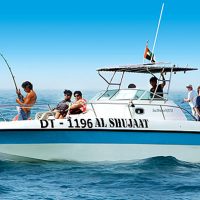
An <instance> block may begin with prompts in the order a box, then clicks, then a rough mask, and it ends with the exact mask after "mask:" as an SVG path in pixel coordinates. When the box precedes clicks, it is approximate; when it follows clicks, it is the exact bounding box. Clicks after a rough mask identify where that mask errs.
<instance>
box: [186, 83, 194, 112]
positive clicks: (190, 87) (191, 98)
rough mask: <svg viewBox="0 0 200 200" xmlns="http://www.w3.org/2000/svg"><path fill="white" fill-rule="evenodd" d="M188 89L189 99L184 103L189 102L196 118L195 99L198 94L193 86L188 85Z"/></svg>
mask: <svg viewBox="0 0 200 200" xmlns="http://www.w3.org/2000/svg"><path fill="white" fill-rule="evenodd" d="M186 88H187V89H188V98H185V99H184V102H188V103H189V105H190V107H191V110H192V115H193V116H195V109H194V107H195V99H196V97H197V94H196V92H195V91H194V90H193V87H192V85H187V86H186Z"/></svg>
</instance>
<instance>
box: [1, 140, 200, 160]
mask: <svg viewBox="0 0 200 200" xmlns="http://www.w3.org/2000/svg"><path fill="white" fill-rule="evenodd" d="M0 152H1V154H0V159H1V160H5V159H8V160H22V161H24V160H30V159H39V160H49V161H53V160H56V161H57V160H67V161H77V162H99V161H111V162H120V161H132V160H139V159H146V158H150V157H155V156H173V157H175V158H177V159H179V160H183V161H187V162H200V146H193V145H150V144H12V145H0Z"/></svg>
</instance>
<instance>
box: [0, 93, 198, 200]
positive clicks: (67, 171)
mask: <svg viewBox="0 0 200 200" xmlns="http://www.w3.org/2000/svg"><path fill="white" fill-rule="evenodd" d="M62 92H63V91H60V90H56V91H55V90H52V91H51V90H43V91H42V90H41V91H37V94H38V104H40V105H41V106H40V107H38V108H34V109H33V112H32V118H34V115H35V113H36V112H38V111H43V110H46V109H48V107H47V106H46V104H49V106H51V107H54V106H55V105H56V104H57V103H58V102H59V101H60V100H62V98H63V96H62ZM83 93H84V96H85V98H86V99H90V98H91V97H92V96H93V95H94V94H95V92H93V91H84V92H83ZM184 96H186V93H182V92H173V93H172V94H171V98H172V99H173V100H174V101H175V102H176V103H177V104H178V105H180V106H182V107H184V108H185V109H188V110H190V108H189V106H188V104H184V103H182V100H183V98H184ZM15 98H16V95H15V93H14V91H12V90H9V91H8V90H2V91H0V105H2V104H10V105H13V106H12V107H11V108H1V109H0V111H1V115H3V117H4V118H5V119H12V117H13V116H14V115H16V114H17V111H16V110H15ZM44 105H45V106H44ZM188 118H189V115H188ZM2 199H12V200H15V199H17V200H18V199H19V200H20V199H47V200H51V199H52V200H54V199H56V200H57V199H59V200H62V199H88V200H103V199H110V200H113V199H131V200H132V199H135V200H143V199H145V200H152V199H153V200H154V199H155V200H157V199H158V200H159V199H162V200H171V199H177V200H178V199H184V200H191V199H192V200H199V199H200V163H199V164H194V163H187V162H183V161H179V160H177V159H175V158H173V157H154V158H148V159H145V160H139V161H130V162H126V163H113V162H111V163H109V162H106V163H102V162H100V163H95V162H90V163H78V162H43V161H41V162H12V161H9V162H8V161H0V200H2Z"/></svg>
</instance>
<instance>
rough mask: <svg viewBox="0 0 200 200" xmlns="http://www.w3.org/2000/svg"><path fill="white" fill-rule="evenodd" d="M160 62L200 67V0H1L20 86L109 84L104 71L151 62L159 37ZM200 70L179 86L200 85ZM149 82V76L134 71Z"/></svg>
mask: <svg viewBox="0 0 200 200" xmlns="http://www.w3.org/2000/svg"><path fill="white" fill-rule="evenodd" d="M163 2H164V3H165V7H164V11H163V16H162V21H161V24H160V30H159V34H158V38H157V43H156V47H155V56H156V60H157V61H158V62H171V63H173V64H176V65H178V66H186V65H187V64H188V65H189V66H192V67H197V68H199V70H200V60H199V52H200V12H199V6H200V2H199V1H197V0H196V1H193V0H191V1H180V0H176V1H173V0H166V1H164V0H163V1H160V0H154V1H149V0H140V1H139V0H137V1H134V0H123V1H121V0H118V1H116V0H96V1H94V0H93V1H91V0H76V1H68V0H56V1H54V0H48V1H46V0H34V1H32V0H29V1H27V0H26V1H25V0H18V1H13V0H7V1H3V0H0V3H1V4H0V5H1V6H0V52H1V53H2V54H3V55H4V56H5V57H6V59H7V61H8V63H9V65H10V67H11V68H12V71H13V73H14V75H15V78H16V82H17V84H18V86H20V85H21V83H22V82H23V81H25V80H29V81H31V82H32V83H33V85H34V88H35V89H36V90H39V89H65V88H66V89H71V90H102V89H105V87H106V84H105V82H104V81H103V80H102V79H101V78H100V77H99V76H98V74H97V72H96V69H98V68H101V67H105V66H118V65H125V64H137V63H142V62H143V54H144V49H145V44H146V41H147V40H149V48H150V49H151V48H152V46H153V42H154V37H155V32H156V28H157V24H158V19H159V15H160V10H161V6H162V3H163ZM199 75H200V72H199V71H195V72H189V73H186V74H183V73H181V74H176V75H175V76H173V82H172V85H171V88H172V90H185V86H186V85H187V84H193V85H194V88H196V87H197V86H198V85H200V76H199ZM0 76H1V78H0V89H13V88H14V84H13V81H12V79H11V76H10V74H9V71H8V69H7V67H6V65H5V63H4V62H3V60H0ZM125 78H126V80H125V81H124V83H123V84H124V87H127V85H128V84H129V83H130V82H132V83H135V84H136V85H137V86H138V87H141V88H148V87H150V86H149V81H148V80H149V78H150V76H148V75H143V76H141V75H136V74H131V75H130V74H129V75H128V76H127V77H125Z"/></svg>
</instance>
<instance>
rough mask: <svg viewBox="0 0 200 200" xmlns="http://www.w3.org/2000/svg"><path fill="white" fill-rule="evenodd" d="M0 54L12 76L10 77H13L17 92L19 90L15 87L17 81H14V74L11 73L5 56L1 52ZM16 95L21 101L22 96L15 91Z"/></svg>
mask: <svg viewBox="0 0 200 200" xmlns="http://www.w3.org/2000/svg"><path fill="white" fill-rule="evenodd" d="M0 56H1V57H2V58H3V60H4V61H5V63H6V65H7V67H8V69H9V71H10V74H11V76H12V79H13V82H14V85H15V89H16V91H17V92H18V91H19V90H18V88H17V83H16V81H15V76H14V75H13V73H12V70H11V67H10V66H9V64H8V62H7V60H6V59H5V57H4V56H3V54H2V53H0ZM17 96H18V98H19V100H20V101H21V102H23V96H22V95H21V94H18V93H17Z"/></svg>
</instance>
